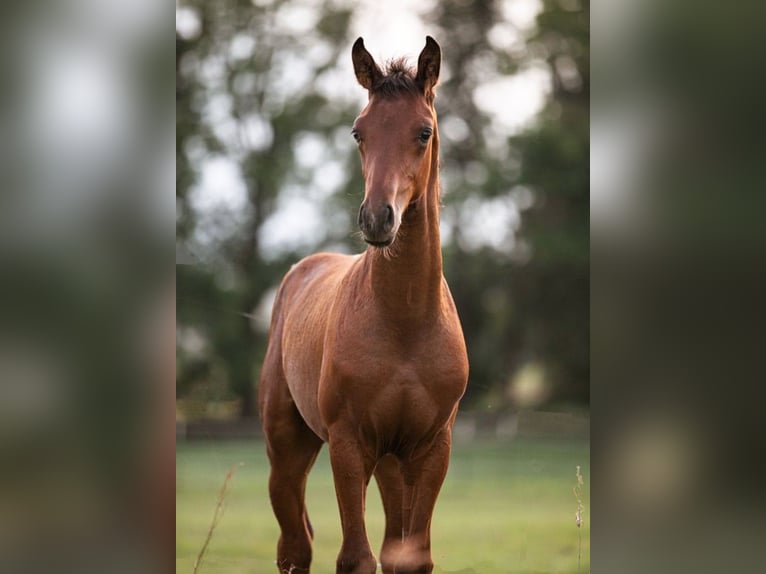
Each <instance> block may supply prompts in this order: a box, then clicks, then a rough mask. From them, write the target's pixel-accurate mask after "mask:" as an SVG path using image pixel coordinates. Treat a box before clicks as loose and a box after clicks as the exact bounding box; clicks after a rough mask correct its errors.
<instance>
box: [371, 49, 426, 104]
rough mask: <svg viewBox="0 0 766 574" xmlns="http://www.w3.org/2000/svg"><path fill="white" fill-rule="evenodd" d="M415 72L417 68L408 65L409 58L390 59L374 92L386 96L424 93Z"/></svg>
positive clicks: (374, 86)
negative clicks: (416, 79)
mask: <svg viewBox="0 0 766 574" xmlns="http://www.w3.org/2000/svg"><path fill="white" fill-rule="evenodd" d="M415 73H416V72H415V69H414V68H412V67H410V66H408V65H407V58H396V59H394V60H389V61H388V62H386V69H385V73H384V75H383V76H382V77H381V78H380V79H378V80H377V81H376V82H375V83H374V84H373V86H372V93H373V94H376V95H380V96H383V97H384V98H388V97H395V96H398V95H401V94H412V95H416V96H417V95H422V94H423V91H422V89H421V88H420V87H419V86H418V83H417V82H416V81H415Z"/></svg>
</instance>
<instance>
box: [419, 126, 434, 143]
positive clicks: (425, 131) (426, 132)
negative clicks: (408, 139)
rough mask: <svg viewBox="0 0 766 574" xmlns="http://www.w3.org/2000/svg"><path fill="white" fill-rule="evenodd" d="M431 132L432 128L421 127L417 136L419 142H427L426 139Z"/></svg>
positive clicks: (429, 137)
mask: <svg viewBox="0 0 766 574" xmlns="http://www.w3.org/2000/svg"><path fill="white" fill-rule="evenodd" d="M432 134H433V130H432V129H431V128H423V130H422V131H421V132H420V135H419V136H418V139H419V140H420V142H421V143H424V144H425V143H428V140H429V139H431V135H432Z"/></svg>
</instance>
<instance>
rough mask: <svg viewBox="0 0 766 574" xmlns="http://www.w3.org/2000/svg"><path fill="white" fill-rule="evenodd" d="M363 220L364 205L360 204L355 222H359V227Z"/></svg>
mask: <svg viewBox="0 0 766 574" xmlns="http://www.w3.org/2000/svg"><path fill="white" fill-rule="evenodd" d="M363 221H364V205H361V206H360V207H359V216H358V217H357V218H356V222H357V223H358V224H359V227H362V222H363Z"/></svg>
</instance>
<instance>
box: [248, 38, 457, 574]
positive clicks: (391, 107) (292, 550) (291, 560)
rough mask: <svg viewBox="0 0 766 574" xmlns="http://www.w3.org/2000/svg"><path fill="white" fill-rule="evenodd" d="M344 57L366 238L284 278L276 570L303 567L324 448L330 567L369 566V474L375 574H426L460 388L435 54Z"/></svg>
mask: <svg viewBox="0 0 766 574" xmlns="http://www.w3.org/2000/svg"><path fill="white" fill-rule="evenodd" d="M352 61H353V66H354V72H355V75H356V79H357V81H358V82H359V84H360V85H361V86H362V87H363V88H365V89H366V90H367V92H368V99H367V105H366V106H365V107H364V109H363V110H362V111H361V113H360V114H359V116H358V117H357V118H356V120H355V122H354V124H353V129H352V135H353V137H354V139H355V140H356V142H357V145H358V147H359V153H360V157H361V164H362V175H363V178H364V200H363V201H362V204H361V207H360V208H359V214H358V224H359V229H360V231H361V234H362V237H363V239H364V241H365V242H366V243H367V244H368V245H367V247H366V250H365V251H364V252H363V253H361V254H358V255H355V256H351V255H344V254H337V253H318V254H314V255H311V256H309V257H306V258H305V259H302V260H301V261H300V262H298V263H296V264H295V265H293V267H292V268H291V269H290V271H289V272H288V273H287V274H286V275H285V277H284V279H283V281H282V283H281V285H280V288H279V290H278V293H277V297H276V299H275V302H274V308H273V313H272V320H271V326H270V333H269V343H268V347H267V351H266V356H265V358H264V364H263V368H262V371H261V377H260V382H259V391H258V397H259V398H258V403H259V414H260V417H261V422H262V425H263V430H264V436H265V442H266V450H267V453H268V457H269V461H270V464H271V472H270V476H269V495H270V499H271V504H272V507H273V510H274V514H275V515H276V518H277V522H278V523H279V527H280V530H281V535H280V537H279V542H278V544H277V567H278V568H279V570H280V573H286V572H291V573H292V572H295V573H297V572H308V571H309V568H310V564H311V558H312V550H311V544H312V539H313V535H314V534H313V529H312V526H311V522H310V521H309V517H308V513H307V511H306V505H305V490H306V481H307V478H308V473H309V471H310V469H311V467H312V465H313V463H314V461H315V460H316V458H317V455H318V453H319V451H320V448H321V447H322V445H323V444H324V443H327V444H328V445H329V451H330V463H331V467H332V472H333V480H334V484H335V491H336V496H337V501H338V507H339V511H340V519H341V526H342V531H343V542H342V545H341V549H340V552H339V554H338V557H337V561H336V573H353V574H371V573H374V572H375V571H376V570H377V566H378V563H377V560H376V558H375V555H374V554H373V552H372V550H371V548H370V543H369V540H368V538H367V532H366V527H365V522H364V512H365V497H366V492H367V486H368V484H369V481H370V478H371V477H372V475H374V476H375V479H376V481H377V483H378V487H379V490H380V494H381V497H382V501H383V509H384V513H385V519H386V526H385V534H384V540H383V544H382V547H381V551H380V564H381V567H382V570H383V572H384V573H386V574H389V573H390V574H393V573H396V574H414V573H429V572H432V570H433V560H432V557H431V535H430V527H431V517H432V514H433V510H434V505H435V503H436V499H437V496H438V494H439V490H440V488H441V485H442V483H443V481H444V478H445V476H446V473H447V467H448V464H449V456H450V450H451V443H452V426H453V423H454V421H455V416H456V414H457V409H458V404H459V402H460V399H461V398H462V396H463V394H464V392H465V389H466V385H467V383H468V358H467V354H466V346H465V340H464V337H463V331H462V327H461V324H460V319H459V317H458V314H457V311H456V308H455V303H454V301H453V298H452V295H451V294H450V291H449V287H448V286H447V282H446V280H445V279H444V276H443V272H442V253H441V244H440V237H439V208H440V186H439V131H438V127H437V118H436V110H435V108H434V96H435V86H436V83H437V81H438V79H439V68H440V65H441V49H440V47H439V45H438V44H437V43H436V41H435V40H434V39H433V38H431V37H430V36H428V37H427V38H426V45H425V47H424V48H423V50H422V52H421V53H420V55H419V57H418V63H417V69H412V68H410V67H408V66H407V65H406V62H405V60H404V59H399V60H393V61H391V62H389V63H388V65H387V67H386V68H385V71H383V70H382V69H381V68H380V67H379V66H378V65H377V64H376V62H375V61H374V59H373V58H372V56H371V55H370V54H369V52H368V51H367V50H366V48H365V46H364V41H363V39H362V38H359V39H357V40H356V42H355V43H354V45H353V48H352Z"/></svg>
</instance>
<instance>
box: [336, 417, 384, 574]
mask: <svg viewBox="0 0 766 574" xmlns="http://www.w3.org/2000/svg"><path fill="white" fill-rule="evenodd" d="M355 433H356V429H353V428H350V427H346V428H333V429H330V441H329V443H330V463H331V464H332V472H333V478H334V480H335V493H336V496H337V497H338V508H339V509H340V522H341V527H342V528H343V545H342V546H341V549H340V553H339V554H338V560H337V563H336V573H338V574H340V573H343V574H374V572H375V570H376V569H377V566H378V564H377V561H376V560H375V556H374V555H373V553H372V550H371V549H370V542H369V540H368V539H367V529H366V528H365V524H364V505H365V496H366V494H367V484H368V483H369V481H370V477H371V476H372V470H373V468H375V460H374V459H373V458H372V457H371V456H370V455H369V454H366V453H365V451H364V449H363V448H362V445H361V444H360V443H359V441H358V440H357V439H356V435H355Z"/></svg>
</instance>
